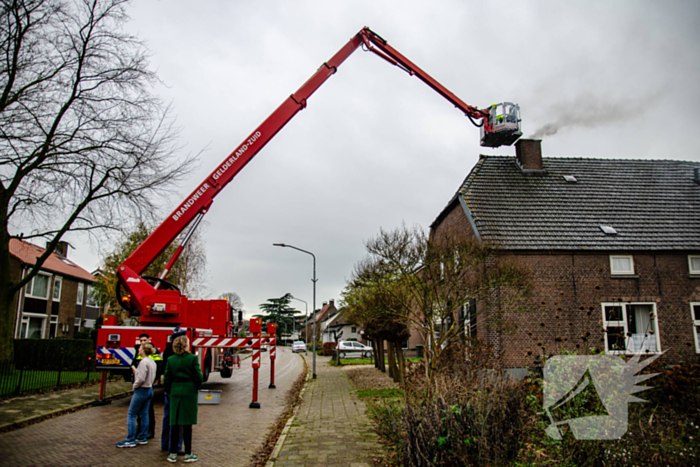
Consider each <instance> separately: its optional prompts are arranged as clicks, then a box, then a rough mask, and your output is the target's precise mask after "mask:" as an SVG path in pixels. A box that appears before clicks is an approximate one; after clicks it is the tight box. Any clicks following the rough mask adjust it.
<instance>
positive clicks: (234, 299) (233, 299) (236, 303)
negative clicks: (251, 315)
mask: <svg viewBox="0 0 700 467" xmlns="http://www.w3.org/2000/svg"><path fill="white" fill-rule="evenodd" d="M219 298H220V299H224V298H225V299H226V300H228V303H229V305H231V306H232V307H234V308H235V309H237V310H242V309H243V300H241V296H240V295H238V294H237V293H236V292H225V293H222V294H221V295H219Z"/></svg>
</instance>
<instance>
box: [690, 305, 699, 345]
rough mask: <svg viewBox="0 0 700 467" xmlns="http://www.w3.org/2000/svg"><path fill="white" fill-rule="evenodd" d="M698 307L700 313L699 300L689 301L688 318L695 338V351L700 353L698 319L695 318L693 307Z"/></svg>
mask: <svg viewBox="0 0 700 467" xmlns="http://www.w3.org/2000/svg"><path fill="white" fill-rule="evenodd" d="M695 307H698V309H699V310H698V314H700V302H690V319H691V320H692V321H693V337H694V338H695V353H700V335H698V333H700V319H695V310H694V308H695Z"/></svg>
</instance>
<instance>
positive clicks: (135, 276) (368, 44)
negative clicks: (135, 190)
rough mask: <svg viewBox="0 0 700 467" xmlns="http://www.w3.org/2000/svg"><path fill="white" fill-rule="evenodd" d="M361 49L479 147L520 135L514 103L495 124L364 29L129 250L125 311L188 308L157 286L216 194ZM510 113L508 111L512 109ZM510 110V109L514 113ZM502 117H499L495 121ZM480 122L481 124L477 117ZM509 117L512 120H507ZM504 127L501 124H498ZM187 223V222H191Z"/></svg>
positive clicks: (173, 314)
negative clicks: (413, 82)
mask: <svg viewBox="0 0 700 467" xmlns="http://www.w3.org/2000/svg"><path fill="white" fill-rule="evenodd" d="M360 47H364V48H365V49H366V50H368V51H370V52H372V53H374V54H376V55H377V56H379V57H381V58H383V59H384V60H386V61H387V62H389V63H391V64H392V65H396V66H398V67H399V68H401V69H402V70H404V71H406V72H407V73H409V74H410V75H412V76H416V77H417V78H418V79H420V80H421V81H423V82H424V83H425V84H427V85H428V86H430V87H431V88H432V89H433V90H435V91H436V92H437V93H438V94H440V95H441V96H443V97H444V98H445V99H447V100H448V101H450V102H451V103H452V104H453V105H454V106H455V107H457V108H458V109H460V110H461V111H462V112H464V113H465V115H467V117H469V119H470V120H471V121H472V123H474V124H475V125H477V126H481V127H482V130H481V131H482V145H487V146H492V147H497V146H500V145H502V144H512V143H513V142H514V141H515V140H516V139H517V138H518V137H519V136H520V135H521V134H522V133H519V129H520V123H519V108H518V106H517V105H516V104H510V103H505V104H499V106H503V105H509V106H510V107H507V109H509V110H511V111H512V110H513V106H515V110H517V112H518V117H517V131H515V132H514V131H512V129H511V131H504V130H508V129H500V130H499V128H496V127H498V125H499V122H500V123H503V122H504V121H505V120H504V119H503V116H501V115H497V108H498V106H497V105H496V104H494V105H493V106H492V107H489V108H488V109H487V110H481V109H478V108H476V107H473V106H471V105H468V104H466V103H464V102H463V101H462V100H461V99H459V98H458V97H457V96H455V95H454V94H452V92H450V91H449V90H447V89H446V88H445V87H444V86H442V85H441V84H440V83H438V82H437V81H436V80H434V79H433V78H432V77H431V76H430V75H428V74H427V73H426V72H424V71H423V70H422V69H420V68H419V67H418V66H416V65H415V64H414V63H413V62H411V61H410V60H408V59H407V58H406V57H404V56H403V55H402V54H401V53H399V52H398V51H397V50H396V49H394V48H393V47H391V46H390V45H389V44H388V43H387V41H385V40H384V39H383V38H381V37H380V36H379V35H377V34H376V33H374V32H373V31H372V30H370V29H369V28H367V27H365V28H363V29H362V30H360V32H358V33H357V34H356V35H355V36H354V37H353V38H352V39H350V41H348V43H347V44H345V45H344V46H343V47H342V48H341V49H340V50H339V51H338V52H337V53H336V54H335V55H334V56H333V57H332V58H331V59H330V60H329V61H328V62H326V63H324V64H323V65H322V66H321V67H320V68H319V69H318V70H317V71H316V73H314V74H313V75H312V76H311V78H309V80H308V81H306V83H304V84H303V85H302V86H301V87H300V88H299V89H298V90H297V91H296V92H295V93H294V94H292V95H291V96H290V97H289V98H287V99H286V100H285V101H284V102H283V103H282V105H280V106H279V107H278V108H277V109H276V110H275V111H274V112H272V114H271V115H270V116H269V117H267V119H266V120H265V121H263V122H262V124H261V125H260V126H259V127H257V128H256V129H255V131H253V132H252V133H251V134H250V135H248V137H247V138H246V139H245V140H244V141H243V142H242V143H241V144H240V145H239V146H238V147H237V148H236V150H235V151H233V152H232V153H231V154H230V155H229V156H228V157H227V158H226V159H225V160H224V161H223V162H222V163H221V164H220V165H219V166H218V167H217V168H216V170H214V171H213V172H212V173H211V174H210V175H209V176H208V177H207V178H206V179H205V180H204V182H202V183H201V184H200V185H199V186H198V187H197V189H195V190H194V191H193V192H192V193H191V194H190V195H189V196H188V197H187V198H186V199H185V201H184V202H183V203H181V204H180V205H179V206H178V207H177V208H176V209H175V210H174V211H173V212H172V213H171V214H170V215H169V216H168V217H167V219H165V221H163V223H162V224H161V225H160V226H159V227H158V228H157V229H156V230H155V231H154V232H153V233H152V234H151V235H150V236H149V237H148V238H147V239H146V240H145V241H144V242H143V243H142V244H141V245H140V246H139V247H138V248H137V249H136V251H134V253H132V255H131V256H129V258H127V260H126V261H124V263H123V264H122V265H121V266H120V267H119V269H118V271H117V276H118V280H119V282H120V285H121V286H123V287H124V289H125V290H124V291H123V292H124V293H122V294H121V296H119V297H117V298H118V300H119V301H120V304H121V305H122V306H123V307H124V308H126V309H127V310H129V312H130V314H131V315H132V316H134V315H136V316H139V315H140V316H142V319H141V321H142V322H143V321H144V319H145V321H146V322H148V321H149V320H150V321H151V322H156V321H159V320H163V319H165V320H166V321H167V322H177V321H178V318H177V317H178V315H182V314H183V313H184V312H186V308H187V298H186V297H183V296H181V294H180V293H179V292H178V291H176V290H158V288H159V286H160V282H164V281H165V279H166V278H167V274H168V271H169V270H170V269H171V268H172V265H173V264H174V263H175V261H176V260H177V258H178V257H179V255H180V253H181V252H182V249H183V248H184V246H185V243H186V241H187V239H189V236H190V235H191V233H192V232H193V231H194V229H195V228H196V226H197V225H198V223H199V222H200V221H201V219H202V217H203V216H204V214H206V212H207V211H208V210H209V207H210V206H211V204H212V202H213V201H214V198H215V197H216V195H218V194H219V193H220V192H221V191H222V190H223V189H224V187H225V186H226V185H228V184H229V182H231V180H232V179H233V177H235V176H236V175H237V174H238V173H239V172H240V171H241V169H243V167H245V165H246V164H247V163H248V162H250V160H251V159H252V158H253V157H254V156H255V155H256V154H257V153H258V152H260V150H261V149H262V148H263V147H265V145H266V144H267V143H268V142H269V141H270V140H271V139H272V138H273V137H274V136H275V135H276V134H277V132H278V131H280V130H281V129H282V127H284V125H286V124H287V122H289V121H290V120H291V119H292V118H293V117H294V116H295V115H296V114H297V112H299V111H300V110H302V109H303V108H305V107H306V101H307V99H308V98H309V97H311V95H312V94H313V93H314V92H315V91H316V90H317V89H318V88H319V87H320V86H321V85H322V84H323V83H324V82H325V81H326V80H327V79H328V78H330V77H331V75H333V74H334V73H335V72H336V71H337V70H338V67H339V66H340V65H341V64H342V63H343V62H344V61H345V59H346V58H348V57H349V56H350V55H351V54H352V53H353V52H354V51H355V50H357V49H358V48H360ZM511 113H512V112H511ZM512 114H514V113H512ZM499 119H500V120H499ZM478 120H482V123H481V124H478V123H477V121H478ZM511 120H512V118H511ZM501 126H503V125H501ZM190 224H191V225H190ZM188 225H190V231H189V232H188V234H187V235H186V239H185V240H183V242H182V243H181V244H180V246H179V247H178V248H177V250H176V252H175V254H174V255H173V257H172V258H171V259H170V261H169V262H168V265H167V266H166V268H165V270H164V271H163V273H162V274H161V276H160V278H158V279H157V280H155V282H156V284H155V285H151V284H150V283H148V282H146V281H145V280H144V279H143V278H141V277H140V274H141V273H142V272H143V271H144V270H145V269H146V268H147V267H148V266H149V265H150V264H151V263H152V262H153V261H154V260H155V258H157V257H158V255H160V254H161V253H162V252H163V251H164V250H165V249H166V247H167V246H168V245H170V244H171V243H172V242H173V241H174V240H175V238H176V237H177V236H178V235H179V234H180V233H182V232H183V231H184V230H185V229H186V228H187V226H188Z"/></svg>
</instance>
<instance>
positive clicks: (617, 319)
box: [603, 303, 661, 354]
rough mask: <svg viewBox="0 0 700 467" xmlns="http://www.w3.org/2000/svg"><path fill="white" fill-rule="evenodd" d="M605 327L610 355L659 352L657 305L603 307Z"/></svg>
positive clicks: (638, 304)
mask: <svg viewBox="0 0 700 467" xmlns="http://www.w3.org/2000/svg"><path fill="white" fill-rule="evenodd" d="M603 327H604V328H605V350H606V351H607V352H608V353H611V354H635V353H639V352H645V353H657V352H659V351H660V348H661V344H660V342H659V328H658V322H657V319H656V304H655V303H603Z"/></svg>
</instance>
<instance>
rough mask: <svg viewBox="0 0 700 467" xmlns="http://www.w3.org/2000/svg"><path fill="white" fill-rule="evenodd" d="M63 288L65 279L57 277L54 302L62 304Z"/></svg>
mask: <svg viewBox="0 0 700 467" xmlns="http://www.w3.org/2000/svg"><path fill="white" fill-rule="evenodd" d="M62 288H63V279H61V278H60V277H58V276H56V277H54V279H53V301H54V302H60V301H61V289H62Z"/></svg>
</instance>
